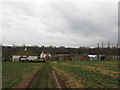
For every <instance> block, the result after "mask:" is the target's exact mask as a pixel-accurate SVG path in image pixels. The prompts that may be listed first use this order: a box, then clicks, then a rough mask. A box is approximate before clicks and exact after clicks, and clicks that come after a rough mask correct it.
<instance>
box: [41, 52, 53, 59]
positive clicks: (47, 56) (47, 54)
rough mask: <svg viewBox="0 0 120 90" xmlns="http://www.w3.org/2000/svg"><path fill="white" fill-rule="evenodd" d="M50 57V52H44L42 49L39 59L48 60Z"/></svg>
mask: <svg viewBox="0 0 120 90" xmlns="http://www.w3.org/2000/svg"><path fill="white" fill-rule="evenodd" d="M50 59H51V54H50V53H44V52H43V51H42V53H41V54H40V60H45V61H49V60H50Z"/></svg>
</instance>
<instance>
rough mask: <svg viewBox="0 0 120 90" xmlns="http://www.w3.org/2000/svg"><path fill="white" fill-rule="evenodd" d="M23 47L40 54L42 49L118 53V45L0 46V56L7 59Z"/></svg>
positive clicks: (96, 53)
mask: <svg viewBox="0 0 120 90" xmlns="http://www.w3.org/2000/svg"><path fill="white" fill-rule="evenodd" d="M25 48H27V50H31V51H33V52H34V53H37V55H40V53H41V52H42V51H44V52H46V53H51V54H69V53H77V54H95V55H120V52H119V51H120V48H118V47H94V48H90V47H79V48H70V47H64V46H60V47H55V46H48V47H45V46H41V47H39V46H25V45H24V46H14V45H13V46H2V57H4V58H6V59H7V60H9V59H10V58H11V57H12V55H13V54H14V53H16V52H18V51H21V50H22V51H24V50H25Z"/></svg>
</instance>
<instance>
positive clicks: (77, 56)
mask: <svg viewBox="0 0 120 90" xmlns="http://www.w3.org/2000/svg"><path fill="white" fill-rule="evenodd" d="M69 57H70V58H71V60H72V61H80V60H88V59H89V57H88V55H87V54H77V53H70V54H69Z"/></svg>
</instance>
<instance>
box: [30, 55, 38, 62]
mask: <svg viewBox="0 0 120 90" xmlns="http://www.w3.org/2000/svg"><path fill="white" fill-rule="evenodd" d="M37 58H38V57H37V56H28V60H29V61H34V60H37Z"/></svg>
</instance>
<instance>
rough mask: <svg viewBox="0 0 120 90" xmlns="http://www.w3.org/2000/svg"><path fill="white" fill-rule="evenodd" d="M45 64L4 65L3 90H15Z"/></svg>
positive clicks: (10, 63) (11, 63) (17, 63)
mask: <svg viewBox="0 0 120 90" xmlns="http://www.w3.org/2000/svg"><path fill="white" fill-rule="evenodd" d="M43 65H44V63H20V62H3V63H2V79H3V80H2V86H3V88H13V87H15V86H16V85H18V84H19V83H21V82H22V80H24V79H25V78H26V77H27V76H28V75H30V74H31V73H32V72H33V71H34V70H35V69H36V68H38V67H41V66H43Z"/></svg>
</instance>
